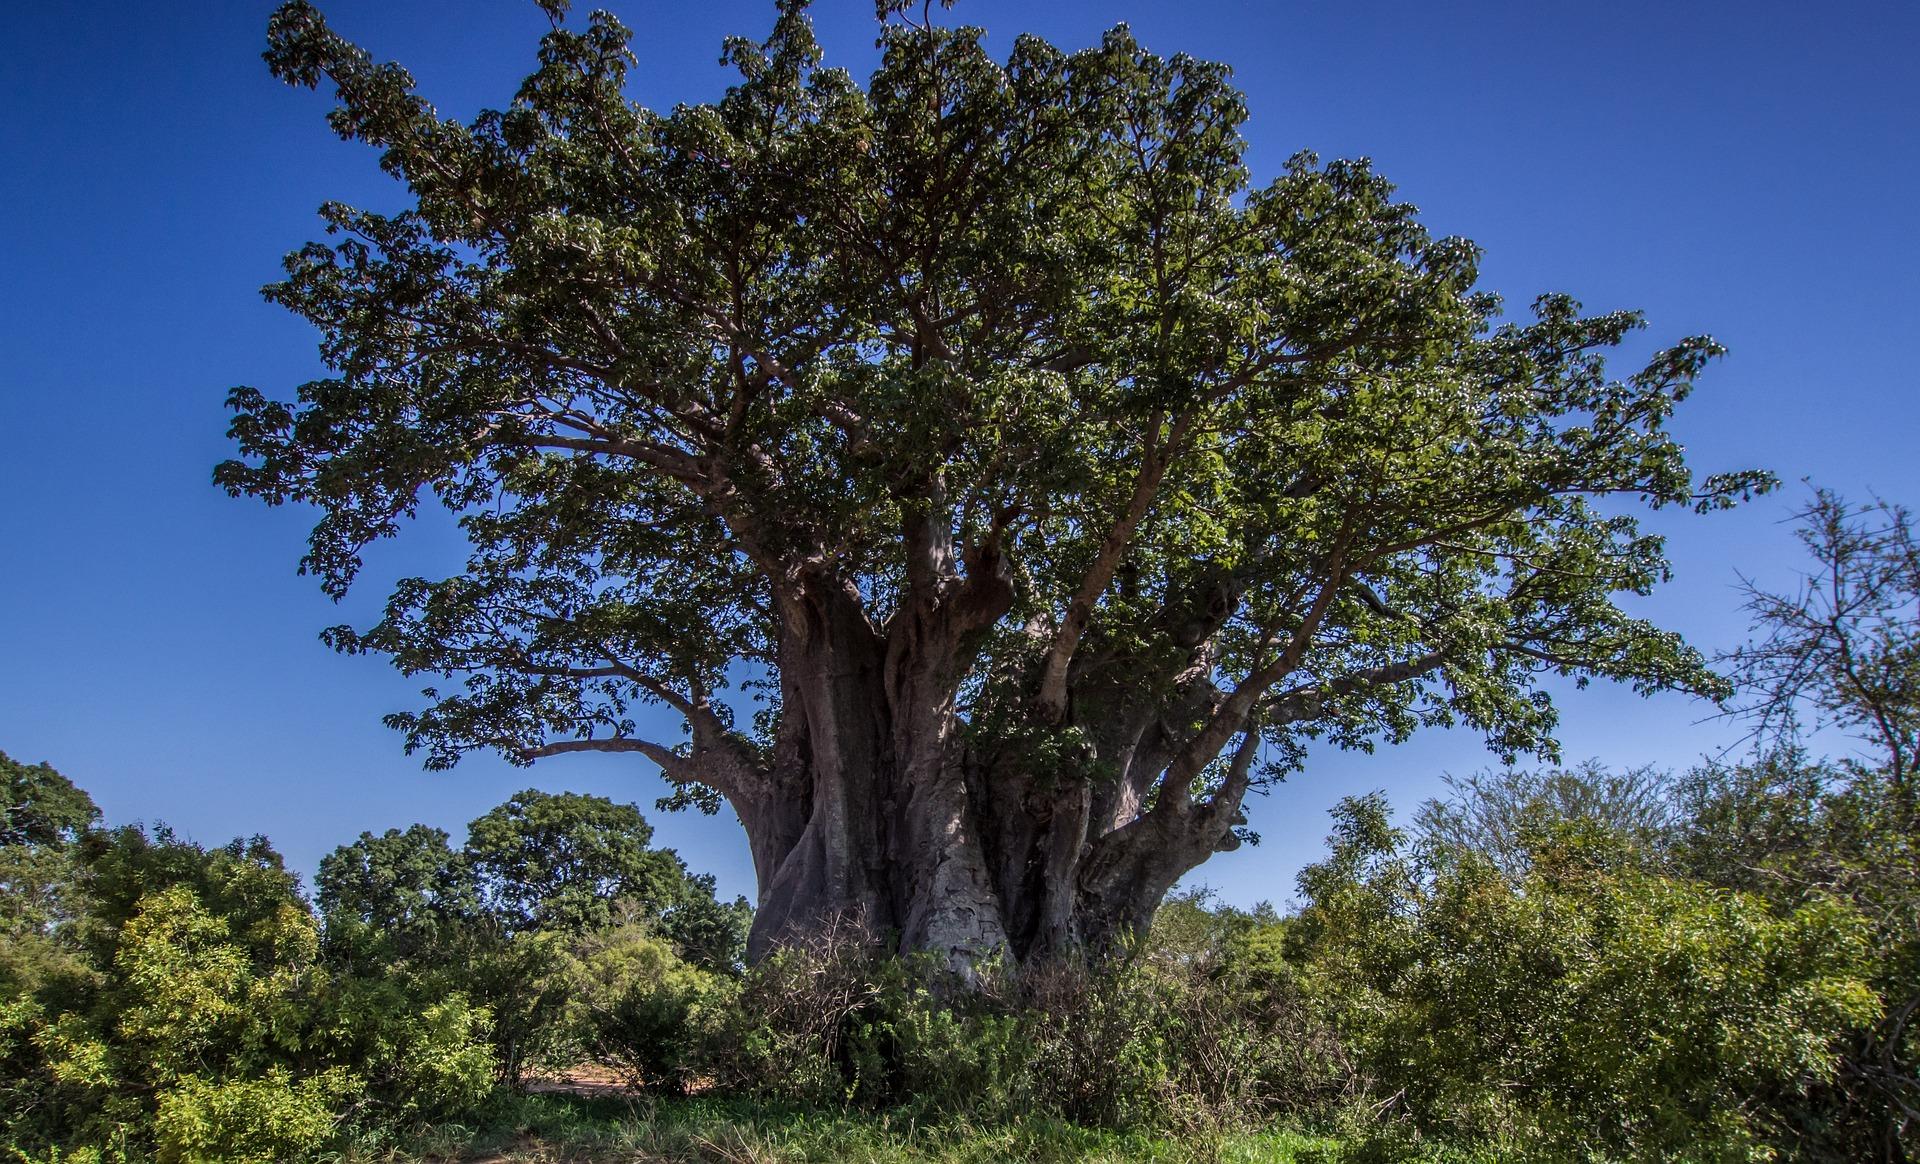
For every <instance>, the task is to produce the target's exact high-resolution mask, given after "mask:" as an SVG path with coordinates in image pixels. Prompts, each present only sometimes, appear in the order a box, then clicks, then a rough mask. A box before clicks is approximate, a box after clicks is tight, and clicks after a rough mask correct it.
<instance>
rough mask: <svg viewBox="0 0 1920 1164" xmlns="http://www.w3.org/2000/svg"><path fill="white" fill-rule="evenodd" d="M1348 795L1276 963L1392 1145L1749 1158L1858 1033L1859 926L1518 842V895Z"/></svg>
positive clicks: (1571, 842)
mask: <svg viewBox="0 0 1920 1164" xmlns="http://www.w3.org/2000/svg"><path fill="white" fill-rule="evenodd" d="M1384 812H1385V809H1384V805H1383V804H1382V803H1380V802H1378V801H1377V800H1374V801H1349V802H1348V803H1347V804H1346V805H1345V806H1344V807H1343V810H1342V818H1341V823H1340V827H1339V830H1338V831H1337V832H1336V836H1335V840H1334V855H1333V857H1332V859H1331V860H1329V861H1328V862H1326V863H1323V864H1322V865H1319V866H1316V867H1314V868H1312V869H1310V870H1309V871H1308V872H1307V873H1306V874H1303V876H1302V885H1303V888H1306V889H1307V890H1308V891H1309V894H1310V900H1309V904H1308V906H1307V908H1306V909H1305V910H1304V911H1303V912H1302V914H1301V915H1300V916H1299V918H1297V919H1296V920H1295V921H1294V922H1293V923H1292V925H1291V927H1290V929H1289V934H1288V938H1289V954H1290V957H1291V959H1292V960H1293V961H1294V962H1295V963H1296V965H1298V966H1299V967H1300V972H1301V976H1302V981H1303V982H1304V983H1305V984H1306V985H1307V987H1308V988H1309V990H1310V991H1311V993H1312V995H1313V997H1314V998H1315V1000H1316V1002H1317V1003H1318V1004H1319V1005H1321V1006H1322V1007H1323V1008H1324V1009H1325V1010H1326V1012H1327V1013H1328V1014H1329V1016H1330V1017H1331V1019H1332V1020H1333V1021H1334V1022H1335V1023H1336V1024H1337V1025H1338V1026H1339V1027H1340V1029H1341V1030H1342V1031H1343V1032H1344V1033H1346V1034H1347V1035H1348V1037H1349V1039H1350V1041H1351V1044H1352V1046H1353V1048H1354V1051H1355V1054H1356V1058H1357V1060H1358V1062H1359V1063H1360V1065H1361V1067H1362V1068H1363V1070H1364V1071H1365V1072H1366V1073H1367V1074H1368V1075H1369V1076H1370V1077H1371V1078H1372V1080H1373V1088H1374V1094H1375V1095H1376V1097H1377V1098H1378V1101H1379V1106H1380V1107H1381V1109H1382V1110H1384V1111H1387V1112H1390V1113H1394V1114H1397V1116H1398V1117H1399V1118H1400V1119H1402V1120H1403V1121H1405V1124H1406V1129H1405V1130H1407V1131H1410V1132H1412V1133H1416V1134H1418V1135H1420V1136H1426V1137H1439V1138H1441V1139H1445V1140H1455V1141H1460V1142H1463V1143H1467V1144H1480V1145H1486V1146H1492V1147H1494V1148H1496V1149H1497V1150H1498V1151H1499V1152H1500V1153H1501V1154H1503V1155H1505V1156H1508V1157H1513V1158H1532V1159H1569V1160H1572V1159H1581V1160H1586V1159H1616V1160H1669V1159H1675V1160H1682V1159H1683V1160H1702V1161H1705V1160H1736V1159H1737V1160H1747V1159H1768V1158H1771V1157H1772V1154H1773V1153H1774V1152H1775V1151H1777V1150H1781V1149H1790V1148H1791V1147H1792V1134H1791V1131H1790V1119H1789V1117H1788V1113H1789V1112H1790V1110H1791V1109H1792V1108H1793V1106H1794V1105H1795V1104H1796V1103H1797V1102H1799V1100H1801V1099H1803V1098H1804V1097H1805V1095H1806V1094H1807V1093H1808V1091H1809V1089H1811V1088H1813V1087H1815V1086H1818V1085H1819V1084H1821V1083H1822V1082H1823V1081H1827V1080H1831V1079H1832V1078H1833V1077H1834V1074H1835V1071H1836V1068H1837V1065H1838V1055H1837V1051H1838V1049H1839V1047H1840V1045H1841V1042H1842V1040H1843V1039H1844V1037H1845V1036H1846V1034H1847V1032H1848V1031H1849V1030H1850V1029H1852V1028H1853V1027H1855V1026H1857V1025H1859V1024H1861V1023H1865V1022H1870V1021H1871V1020H1872V1018H1873V1017H1874V1015H1875V1014H1876V1013H1877V1011H1878V1008H1879V999H1878V996H1877V995H1876V994H1875V993H1874V992H1873V990H1872V989H1871V988H1870V987H1869V985H1868V983H1867V982H1866V969H1867V965H1868V961H1869V947H1868V941H1867V935H1868V929H1867V927H1866V925H1865V923H1864V920H1863V919H1862V918H1861V917H1860V916H1859V914H1858V913H1857V912H1856V911H1854V910H1852V909H1850V908H1848V907H1847V906H1845V905H1844V904H1842V903H1839V902H1837V901H1833V900H1830V899H1827V900H1821V901H1817V902H1810V903H1808V904H1806V905H1805V906H1802V907H1799V908H1795V909H1791V910H1776V909H1775V908H1773V907H1771V906H1770V905H1769V904H1768V903H1767V902H1765V901H1764V900H1762V899H1760V898H1758V897H1755V896H1753V895H1750V894H1743V893H1738V892H1732V891H1727V890H1721V889H1716V888H1714V887H1711V886H1707V885H1703V884H1700V883H1698V882H1693V881H1689V880H1686V879H1683V878H1676V877H1671V876H1667V875H1664V874H1661V873H1658V872H1654V871H1650V870H1649V869H1647V868H1645V867H1643V864H1642V863H1640V862H1637V861H1632V860H1627V861H1622V860H1621V859H1620V853H1621V850H1620V849H1619V848H1618V847H1617V846H1616V845H1615V844H1614V843H1612V842H1611V841H1607V842H1606V843H1602V844H1599V845H1598V846H1593V847H1589V845H1588V843H1587V842H1588V839H1589V838H1588V837H1587V836H1586V834H1585V832H1584V831H1580V832H1576V833H1574V834H1569V835H1567V836H1563V837H1561V838H1559V839H1558V840H1553V839H1551V837H1550V836H1549V834H1542V835H1541V837H1540V838H1536V840H1535V842H1534V848H1533V849H1532V851H1531V852H1530V853H1529V854H1528V855H1527V856H1528V859H1527V860H1526V861H1525V863H1524V865H1523V868H1525V869H1526V870H1527V872H1525V873H1523V874H1522V875H1520V876H1519V877H1518V878H1517V879H1516V878H1514V877H1512V876H1509V875H1505V874H1503V873H1502V872H1500V870H1498V869H1496V868H1495V867H1494V865H1493V864H1492V863H1491V862H1490V861H1487V860H1485V859H1483V858H1481V857H1480V856H1478V855H1477V854H1474V853H1460V852H1458V851H1446V852H1442V853H1433V854H1426V855H1419V854H1412V853H1409V852H1408V851H1407V850H1406V849H1404V848H1402V847H1401V846H1400V844H1399V841H1398V837H1397V834H1394V833H1392V831H1391V830H1389V829H1387V828H1386V827H1385V825H1384Z"/></svg>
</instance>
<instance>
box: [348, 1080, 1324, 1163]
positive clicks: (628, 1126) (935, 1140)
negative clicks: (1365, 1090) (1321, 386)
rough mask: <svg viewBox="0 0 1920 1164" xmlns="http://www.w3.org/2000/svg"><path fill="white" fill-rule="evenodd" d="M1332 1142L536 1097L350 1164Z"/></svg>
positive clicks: (893, 1156) (1305, 1147)
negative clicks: (482, 1119) (924, 1121)
mask: <svg viewBox="0 0 1920 1164" xmlns="http://www.w3.org/2000/svg"><path fill="white" fill-rule="evenodd" d="M1333 1146H1334V1144H1333V1141H1331V1140H1327V1139H1323V1138H1320V1137H1316V1136H1309V1135H1303V1134H1300V1133H1296V1132H1290V1131H1283V1130H1274V1131H1266V1132H1250V1133H1247V1132H1242V1133H1226V1134H1221V1135H1208V1134H1188V1135H1177V1136H1176V1135H1159V1136H1153V1135H1147V1134H1144V1133H1139V1132H1114V1131H1105V1130H1100V1129H1094V1128H1085V1127H1080V1126H1077V1125H1074V1124H1068V1123H1062V1122H1059V1121H1057V1120H1048V1119H1040V1118H1034V1119H1030V1120H1023V1121H1019V1122H1017V1123H1013V1124H991V1125H978V1124H971V1123H967V1122H964V1121H962V1122H955V1123H946V1124H925V1123H921V1122H919V1121H917V1120H914V1119H912V1118H910V1117H906V1116H901V1115H885V1114H882V1115H871V1114H859V1113H846V1112H822V1111H814V1110H805V1109H798V1108H791V1107H782V1106H777V1105H770V1104H757V1103H752V1102H749V1101H742V1100H724V1099H706V1098H694V1099H671V1100H650V1099H639V1100H629V1099H609V1098H600V1099H595V1098H583V1097H578V1096H567V1095H528V1096H518V1097H513V1098H507V1099H503V1100H501V1101H500V1102H499V1103H498V1105H497V1106H496V1108H495V1109H494V1110H493V1111H491V1112H490V1113H489V1117H488V1118H487V1119H486V1121H485V1122H484V1123H476V1124H474V1125H471V1126H468V1125H457V1124H447V1125H443V1126H440V1127H437V1128H434V1129H431V1130H430V1131H428V1132H425V1133H423V1134H421V1135H420V1136H418V1137H416V1138H415V1139H413V1140H412V1141H411V1142H408V1143H404V1144H401V1143H385V1144H382V1143H366V1144H362V1145H359V1146H357V1147H356V1148H355V1149H354V1150H352V1151H350V1152H348V1153H346V1154H344V1155H342V1156H341V1157H340V1161H341V1164H371V1162H373V1161H435V1162H439V1161H467V1162H472V1164H483V1162H484V1164H600V1162H611V1161H631V1162H634V1164H655V1162H659V1164H682V1162H685V1164H694V1162H698V1164H814V1162H819V1164H827V1162H832V1164H1001V1162H1003V1161H1035V1162H1038V1164H1067V1162H1069V1161H1072V1162H1084V1164H1122V1162H1131V1161H1162V1162H1165V1164H1292V1162H1295V1161H1298V1162H1300V1164H1306V1162H1307V1161H1313V1160H1319V1159H1323V1158H1327V1157H1326V1155H1325V1153H1326V1150H1327V1149H1330V1148H1332V1147H1333Z"/></svg>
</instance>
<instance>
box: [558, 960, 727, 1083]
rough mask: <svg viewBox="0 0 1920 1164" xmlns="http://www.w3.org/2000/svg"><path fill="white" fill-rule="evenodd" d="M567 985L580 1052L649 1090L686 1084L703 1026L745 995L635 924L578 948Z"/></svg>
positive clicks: (690, 1078)
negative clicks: (683, 958) (691, 964)
mask: <svg viewBox="0 0 1920 1164" xmlns="http://www.w3.org/2000/svg"><path fill="white" fill-rule="evenodd" d="M567 988H568V990H567V1007H568V1010H569V1024H570V1027H571V1029H572V1031H573V1036H574V1040H575V1043H576V1045H577V1046H578V1048H579V1049H580V1051H581V1053H582V1054H583V1055H585V1057H586V1058H588V1059H589V1060H591V1061H592V1062H595V1063H598V1064H600V1065H602V1066H605V1067H609V1068H611V1069H613V1070H615V1071H617V1072H618V1073H619V1074H620V1075H621V1077H622V1078H624V1079H626V1080H627V1081H628V1082H629V1083H631V1084H632V1085H634V1086H636V1087H640V1088H645V1089H649V1090H665V1091H680V1090H683V1089H685V1088H686V1087H687V1086H688V1085H689V1084H690V1083H691V1082H692V1081H693V1080H694V1078H696V1076H697V1074H698V1071H699V1067H700V1055H699V1047H698V1045H697V1039H698V1031H699V1030H700V1025H699V1024H700V1023H702V1022H705V1021H707V1020H708V1018H709V1016H711V1015H713V1014H714V1013H715V1012H716V1011H720V1010H724V1009H730V1008H732V1007H734V1006H735V1005H737V1003H738V1001H739V991H738V988H737V987H736V986H735V985H734V983H733V981H732V980H731V979H729V978H726V977H722V976H719V975H715V974H711V973H708V972H707V971H704V970H701V969H699V968H697V967H694V966H690V965H688V964H687V963H686V962H683V961H682V960H681V959H680V957H679V956H678V955H677V954H676V953H675V952H674V948H673V946H672V945H670V944H669V943H668V942H667V941H665V940H663V939H662V938H661V937H659V936H656V935H655V934H653V933H652V932H650V931H649V930H648V929H647V928H646V927H644V926H636V925H629V926H624V927H621V928H618V929H613V930H608V931H604V932H602V933H597V934H593V935H591V936H589V937H588V938H587V939H585V940H584V941H582V942H581V943H580V944H579V945H578V946H576V947H575V950H574V960H573V962H572V964H571V966H570V967H569V968H568V971H567ZM696 1016H698V1017H696Z"/></svg>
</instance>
